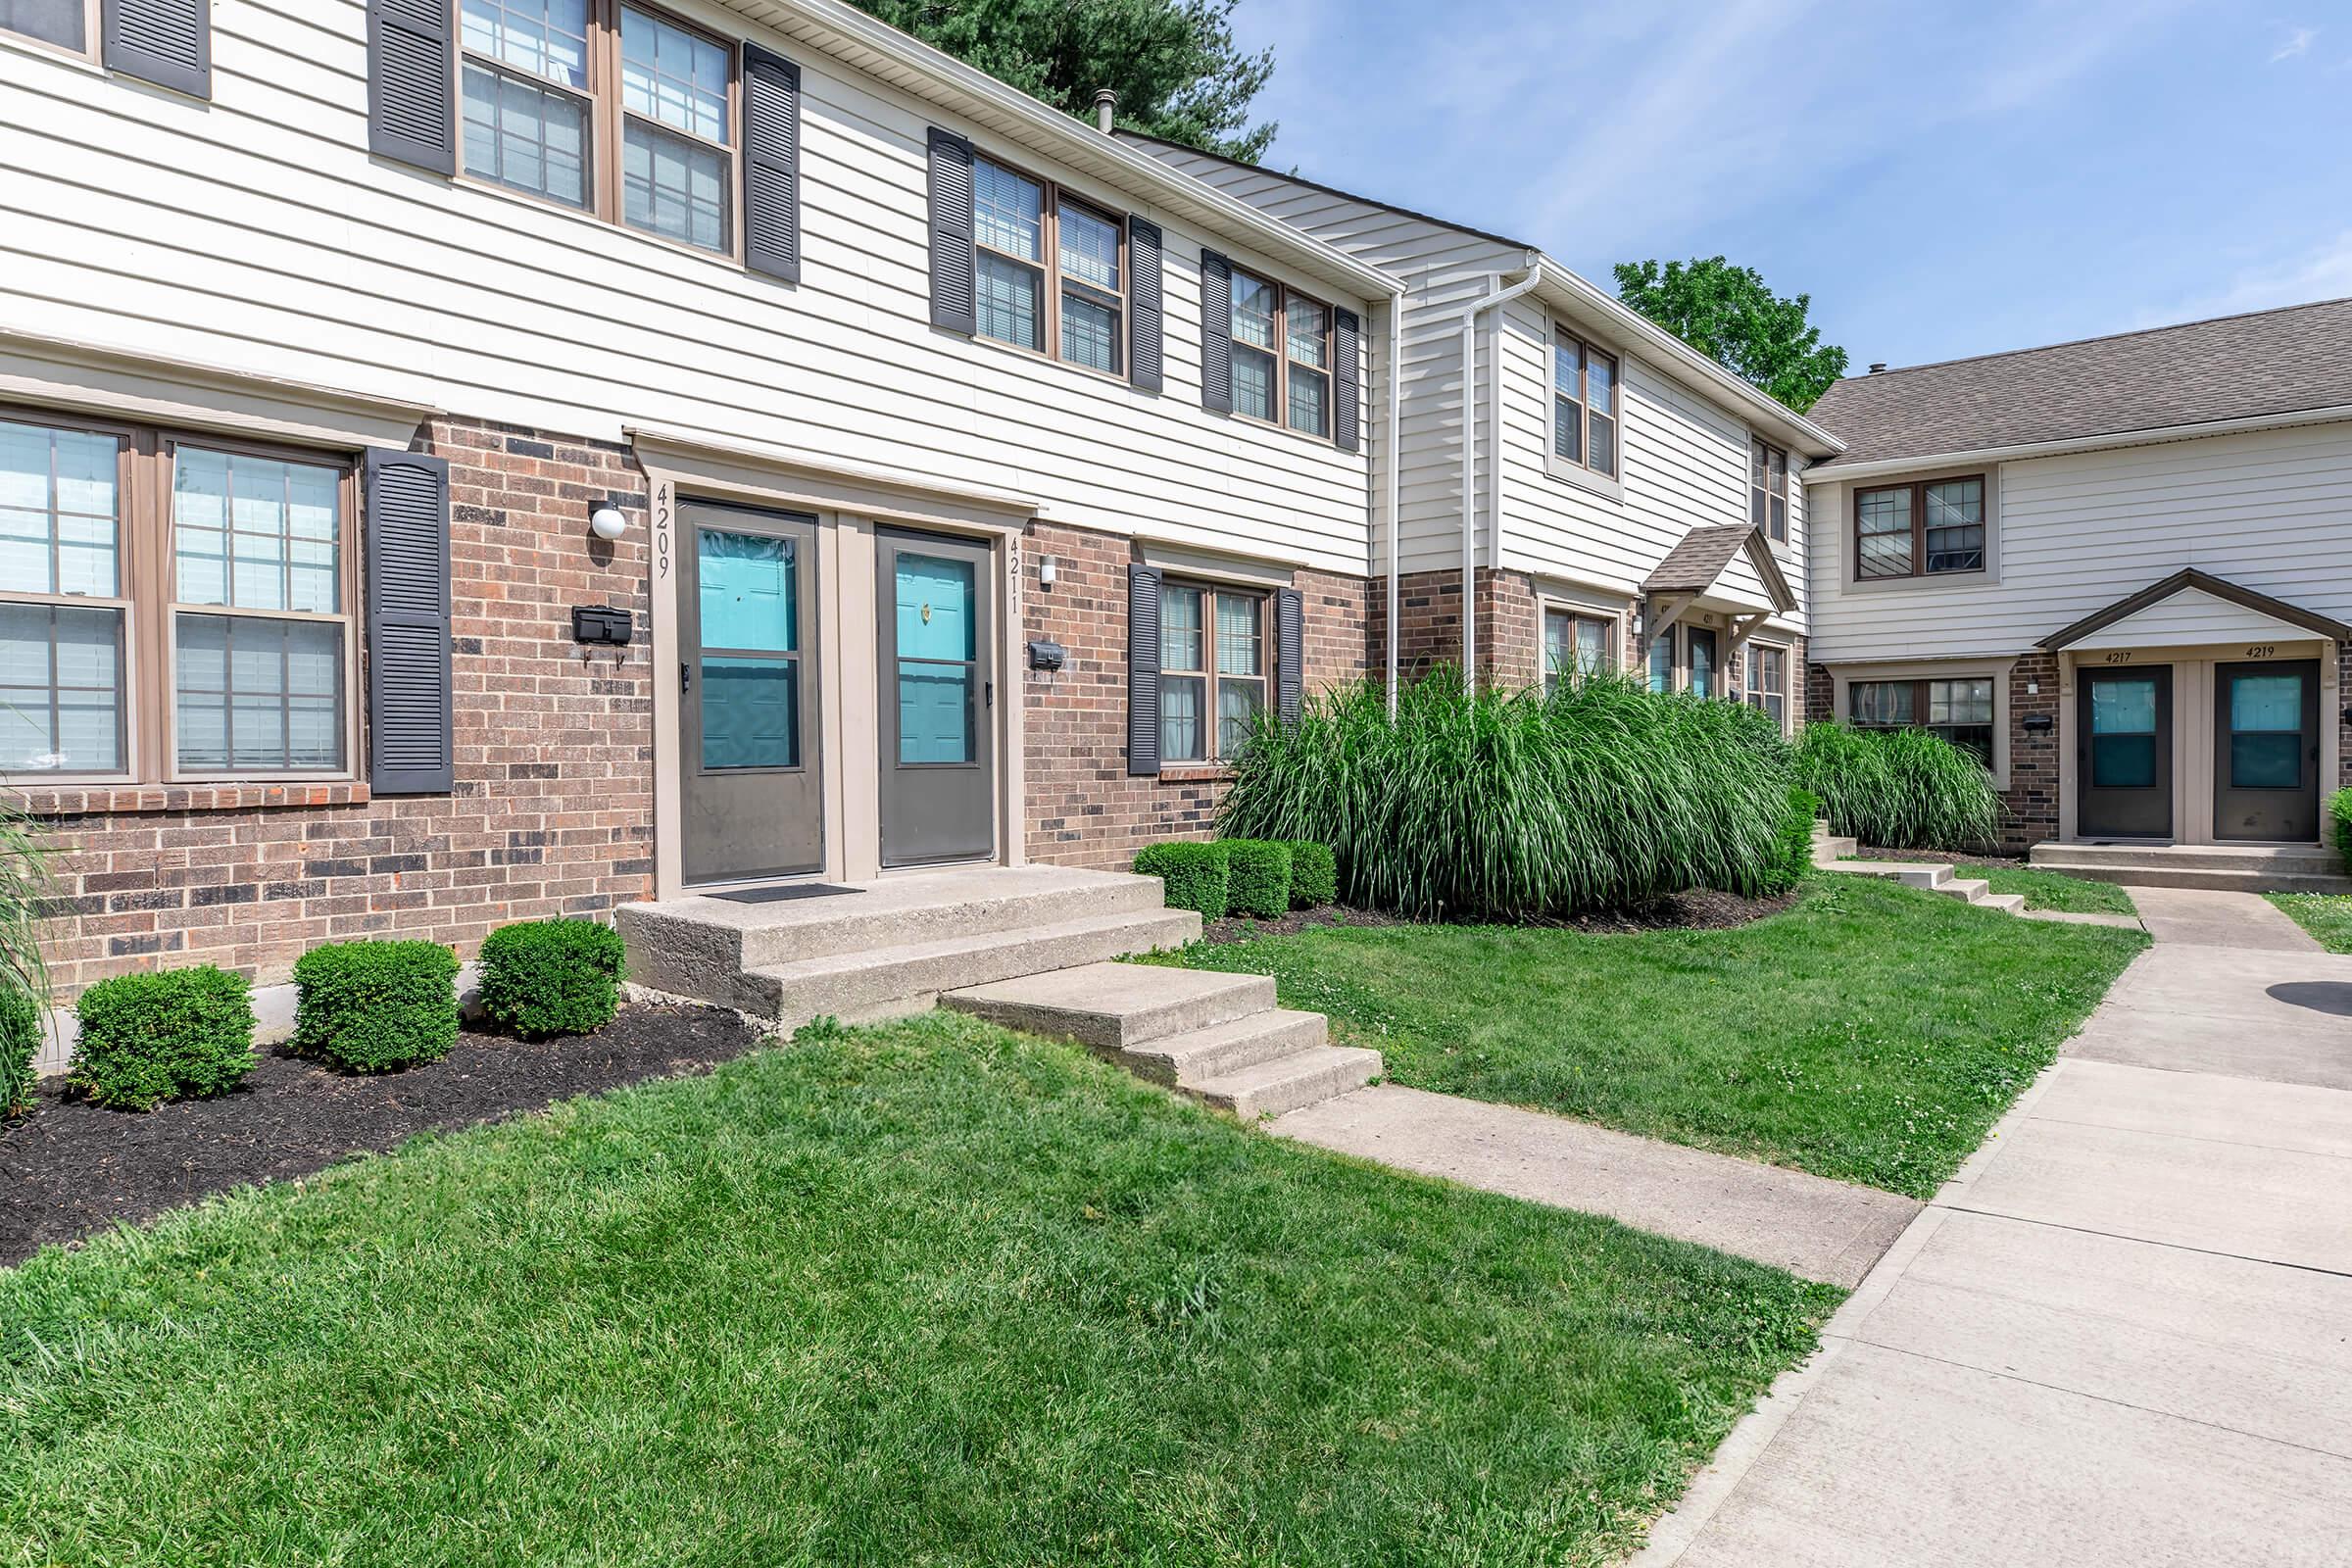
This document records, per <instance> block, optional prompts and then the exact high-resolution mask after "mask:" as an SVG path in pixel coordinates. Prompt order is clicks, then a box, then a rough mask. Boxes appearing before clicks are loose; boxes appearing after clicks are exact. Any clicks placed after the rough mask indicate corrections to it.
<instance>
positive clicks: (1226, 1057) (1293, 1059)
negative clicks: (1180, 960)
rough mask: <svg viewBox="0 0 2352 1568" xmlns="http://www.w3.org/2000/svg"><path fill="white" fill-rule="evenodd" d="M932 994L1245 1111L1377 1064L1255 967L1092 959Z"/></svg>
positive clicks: (1327, 1090)
mask: <svg viewBox="0 0 2352 1568" xmlns="http://www.w3.org/2000/svg"><path fill="white" fill-rule="evenodd" d="M940 1001H941V1005H943V1006H947V1007H951V1008H954V1009H955V1010H956V1011H958V1012H968V1013H972V1014H974V1015H975V1016H978V1017H982V1018H986V1019H988V1020H990V1021H991V1022H993V1023H999V1024H1003V1025H1004V1026H1005V1027H1006V1028H1009V1029H1020V1030H1024V1031H1026V1032H1028V1033H1030V1034H1039V1035H1046V1036H1049V1037H1052V1038H1055V1039H1063V1040H1074V1041H1077V1042H1078V1043H1079V1044H1081V1045H1084V1046H1087V1047H1089V1048H1091V1049H1092V1050H1094V1051H1097V1052H1099V1053H1101V1054H1103V1055H1106V1056H1108V1057H1109V1058H1110V1059H1111V1060H1113V1061H1116V1062H1118V1063H1119V1064H1121V1065H1122V1066H1124V1067H1126V1068H1127V1069H1128V1070H1129V1071H1131V1072H1133V1073H1135V1074H1137V1075H1138V1076H1139V1077H1142V1078H1146V1079H1149V1080H1151V1081H1152V1082H1153V1083H1157V1084H1163V1085H1166V1086H1168V1087H1171V1088H1174V1089H1177V1090H1180V1091H1181V1092H1183V1093H1185V1094H1189V1095H1192V1096H1194V1097H1195V1098H1197V1099H1200V1100H1202V1101H1205V1102H1207V1103H1209V1104H1212V1105H1215V1106H1218V1107H1219V1108H1221V1109H1225V1110H1230V1111H1232V1112H1234V1113H1235V1114H1236V1115H1238V1116H1243V1117H1257V1116H1265V1115H1280V1114H1282V1113H1283V1112H1284V1111H1286V1110H1295V1109H1297V1108H1299V1106H1301V1105H1311V1104H1313V1103H1316V1102H1318V1101H1320V1100H1324V1099H1327V1098H1329V1097H1330V1096H1332V1095H1337V1094H1345V1093H1347V1092H1348V1090H1350V1089H1360V1088H1362V1087H1363V1086H1364V1085H1365V1084H1368V1083H1370V1082H1371V1081H1372V1080H1373V1079H1375V1078H1377V1077H1379V1076H1380V1070H1381V1059H1380V1053H1378V1052H1377V1051H1362V1050H1356V1049H1353V1048H1349V1047H1335V1046H1332V1045H1330V1044H1329V1043H1328V1042H1329V1026H1328V1024H1327V1022H1326V1020H1325V1019H1324V1017H1323V1015H1322V1014H1321V1013H1314V1012H1294V1011H1290V1010H1287V1009H1284V1008H1281V1007H1277V1006H1276V1005H1275V1003H1274V982H1273V981H1272V980H1271V979H1270V978H1268V977H1266V976H1264V975H1250V974H1220V973H1215V972H1212V971H1207V970H1199V969H1169V968H1163V967H1160V966H1158V965H1156V964H1134V963H1098V964H1089V965H1087V966H1085V967H1083V968H1076V969H1064V970H1060V971H1057V972H1055V973H1052V974H1036V975H1030V976H1028V977H1026V978H1024V979H1019V980H1010V981H1005V982H1004V983H1002V984H996V985H984V986H975V987H972V988H971V989H969V990H965V991H959V992H956V993H955V994H953V995H950V996H946V997H942V998H941V999H940Z"/></svg>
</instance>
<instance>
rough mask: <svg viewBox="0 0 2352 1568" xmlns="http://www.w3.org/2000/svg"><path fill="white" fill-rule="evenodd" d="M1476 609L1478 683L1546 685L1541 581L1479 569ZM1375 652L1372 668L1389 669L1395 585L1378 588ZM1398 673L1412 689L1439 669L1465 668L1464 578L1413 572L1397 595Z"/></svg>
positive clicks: (1381, 581) (1381, 583)
mask: <svg viewBox="0 0 2352 1568" xmlns="http://www.w3.org/2000/svg"><path fill="white" fill-rule="evenodd" d="M1476 583H1477V586H1476V588H1475V590H1474V592H1473V595H1472V605H1473V608H1474V610H1475V612H1476V613H1477V615H1478V678H1479V680H1480V681H1481V682H1482V683H1484V684H1487V685H1493V686H1503V687H1518V686H1532V685H1534V684H1535V683H1536V682H1537V681H1539V680H1542V679H1543V678H1544V626H1543V620H1542V617H1541V616H1540V615H1539V614H1538V613H1537V599H1536V585H1535V580H1534V579H1533V578H1531V577H1529V576H1528V575H1527V573H1525V572H1523V571H1496V570H1495V568H1493V567H1492V566H1481V567H1479V568H1478V575H1477V579H1476ZM1371 589H1372V607H1371V618H1370V647H1371V650H1372V654H1373V662H1374V663H1375V664H1377V665H1379V666H1380V667H1381V668H1382V669H1383V670H1384V671H1385V670H1386V668H1387V660H1388V654H1387V648H1388V643H1387V636H1388V611H1389V603H1388V601H1389V594H1388V579H1387V578H1385V577H1376V578H1374V579H1373V581H1372V584H1371ZM1397 624H1398V625H1399V626H1400V627H1401V628H1402V641H1401V642H1400V643H1399V644H1398V647H1397V669H1398V673H1399V675H1400V677H1401V678H1402V679H1403V680H1404V681H1405V682H1406V683H1407V684H1410V683H1411V682H1413V681H1415V680H1418V679H1420V678H1421V677H1422V676H1423V675H1426V674H1428V673H1429V672H1430V671H1431V670H1432V669H1435V668H1436V667H1437V666H1438V665H1440V664H1452V665H1454V666H1456V667H1459V666H1460V664H1461V662H1462V574H1461V572H1460V571H1458V570H1454V571H1408V572H1406V573H1405V574H1404V576H1403V577H1402V578H1401V579H1399V581H1398V583H1397Z"/></svg>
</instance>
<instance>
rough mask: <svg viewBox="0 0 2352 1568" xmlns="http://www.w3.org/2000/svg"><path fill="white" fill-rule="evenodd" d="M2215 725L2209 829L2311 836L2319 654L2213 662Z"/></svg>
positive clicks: (2244, 835)
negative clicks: (2250, 661) (2272, 660)
mask: <svg viewBox="0 0 2352 1568" xmlns="http://www.w3.org/2000/svg"><path fill="white" fill-rule="evenodd" d="M2213 730H2214V734H2213V836H2214V837H2215V838H2217V839H2240V840H2247V839H2251V840H2260V841H2267V842H2273V843H2279V844H2309V843H2313V842H2316V841H2317V840H2318V838H2319V836H2320V665H2319V661H2317V660H2312V659H2306V660H2301V661H2297V662H2286V663H2260V664H2217V665H2216V666H2214V671H2213Z"/></svg>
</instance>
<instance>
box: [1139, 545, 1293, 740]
mask: <svg viewBox="0 0 2352 1568" xmlns="http://www.w3.org/2000/svg"><path fill="white" fill-rule="evenodd" d="M1159 593H1160V604H1161V606H1162V611H1161V624H1162V627H1163V628H1164V627H1165V625H1166V611H1165V606H1166V604H1167V600H1168V596H1169V595H1171V594H1180V593H1189V594H1199V595H1200V596H1201V661H1200V663H1199V664H1197V665H1191V666H1185V665H1177V664H1171V663H1169V662H1167V660H1166V657H1165V654H1166V648H1167V639H1166V635H1165V632H1164V629H1163V632H1162V635H1161V639H1160V648H1161V653H1162V657H1161V662H1160V668H1159V676H1160V694H1161V703H1162V705H1163V706H1162V710H1161V711H1162V713H1163V715H1164V713H1165V711H1166V710H1165V706H1164V705H1165V703H1166V694H1167V683H1168V681H1169V680H1170V679H1171V678H1173V679H1176V680H1182V681H1198V682H1200V683H1201V755H1200V756H1198V757H1174V756H1171V755H1169V751H1170V748H1169V747H1168V745H1167V742H1166V736H1167V730H1166V726H1165V722H1164V718H1163V722H1162V726H1161V730H1160V736H1161V742H1160V759H1159V760H1160V765H1161V766H1162V767H1202V766H1207V765H1210V764H1214V763H1218V762H1223V761H1226V760H1228V759H1227V758H1225V756H1224V755H1223V752H1224V748H1223V745H1222V741H1221V737H1220V735H1219V733H1218V732H1219V730H1220V729H1221V728H1222V727H1223V726H1222V724H1221V722H1220V721H1219V718H1218V713H1219V704H1218V692H1219V689H1220V688H1221V687H1222V686H1224V685H1225V684H1226V683H1227V682H1235V683H1239V684H1243V685H1249V686H1254V687H1256V688H1257V706H1258V707H1259V708H1260V709H1263V708H1264V707H1265V706H1266V703H1267V701H1268V700H1269V698H1270V696H1271V688H1272V684H1273V672H1272V669H1271V666H1272V664H1273V662H1274V650H1273V639H1272V635H1271V627H1269V625H1268V624H1267V618H1268V609H1269V607H1270V606H1271V605H1272V604H1273V602H1274V600H1273V595H1271V594H1268V593H1265V592H1263V591H1260V590H1252V589H1247V588H1235V587H1231V586H1228V585H1222V584H1218V583H1213V582H1187V581H1179V580H1176V579H1173V578H1170V579H1167V580H1165V581H1163V582H1161V584H1160V589H1159ZM1229 599H1238V600H1245V601H1247V602H1248V603H1249V604H1250V609H1251V613H1252V615H1253V617H1254V619H1255V620H1256V623H1257V673H1256V674H1254V675H1244V674H1238V673H1227V672H1225V671H1223V670H1220V669H1219V668H1218V667H1217V605H1218V602H1219V601H1220V600H1229Z"/></svg>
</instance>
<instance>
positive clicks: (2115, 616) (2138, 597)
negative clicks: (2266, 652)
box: [2034, 566, 2352, 654]
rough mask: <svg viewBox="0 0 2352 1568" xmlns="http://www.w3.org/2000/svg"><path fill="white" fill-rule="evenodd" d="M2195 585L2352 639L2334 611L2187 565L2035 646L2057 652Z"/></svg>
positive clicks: (2330, 634)
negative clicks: (2326, 611) (2290, 600)
mask: <svg viewBox="0 0 2352 1568" xmlns="http://www.w3.org/2000/svg"><path fill="white" fill-rule="evenodd" d="M2191 588H2194V589H2196V590H2197V591H2198V592H2200V593H2206V594H2211V595H2212V596H2213V597H2214V598H2216V599H2221V600H2225V601H2227V602H2228V603H2229V604H2232V605H2235V606H2237V607H2238V608H2239V609H2241V610H2251V611H2254V612H2255V613H2259V614H2264V615H2268V616H2270V617H2271V618H2272V619H2274V620H2280V621H2284V622H2285V623H2286V624H2287V625H2290V626H2300V627H2302V628H2303V629H2304V630H2305V631H2308V632H2312V633H2314V634H2315V635H2318V636H2321V637H2330V638H2333V639H2334V640H2335V641H2337V642H2347V641H2352V626H2347V625H2345V624H2344V623H2343V622H2342V621H2340V620H2337V619H2335V618H2334V617H2333V616H2331V615H2323V614H2321V613H2319V612H2318V611H2316V610H2305V609H2304V608H2303V607H2302V606H2301V605H2290V604H2288V603H2287V602H2286V601H2285V600H2283V599H2275V598H2273V597H2272V596H2271V595H2269V594H2266V593H2258V592H2256V591H2255V590H2254V589H2251V588H2241V587H2239V586H2238V585H2237V584H2236V583H2233V582H2231V581H2229V579H2228V578H2227V577H2216V576H2215V575H2213V573H2211V572H2209V571H2199V570H2198V569H2197V568H2196V567H2194V566H2187V567H2183V568H2182V569H2181V570H2180V571H2176V572H2174V573H2173V574H2172V575H2171V576H2170V577H2166V578H2164V579H2163V580H2162V581H2160V582H2152V583H2150V584H2148V586H2147V587H2145V588H2142V589H2141V590H2139V592H2137V593H2135V594H2127V595H2125V596H2124V597H2123V598H2121V599H2119V600H2117V601H2116V602H2115V603H2114V604H2112V605H2109V606H2107V607H2106V608H2105V609H2103V610H2094V611H2092V612H2091V613H2089V614H2087V615H2084V616H2083V617H2082V619H2081V620H2078V621H2076V622H2075V623H2074V624H2072V625H2070V626H2066V627H2063V628H2061V629H2060V630H2058V631H2054V632H2052V633H2050V635H2048V636H2047V637H2044V638H2043V639H2042V640H2041V641H2040V642H2038V643H2036V644H2035V645H2034V646H2035V647H2037V648H2041V649H2044V650H2046V651H2047V652H2050V653H2053V654H2054V653H2059V652H2061V651H2063V650H2065V649H2067V648H2070V647H2072V646H2073V645H2074V644H2076V643H2079V642H2081V641H2082V639H2083V638H2085V637H2088V636H2091V635H2092V634H2093V633H2096V632H2101V631H2104V630H2106V629H2107V628H2108V627H2110V626H2112V625H2115V624H2116V623H2117V622H2119V621H2124V620H2129V619H2131V617H2132V616H2133V615H2136V614H2138V613H2140V612H2141V611H2143V610H2146V609H2148V608H2149V607H2150V606H2153V605H2160V604H2163V603H2164V602H2165V601H2166V600H2167V599H2170V598H2172V597H2173V596H2174V595H2176V594H2180V593H2184V592H2186V591H2187V590H2189V589H2191Z"/></svg>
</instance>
